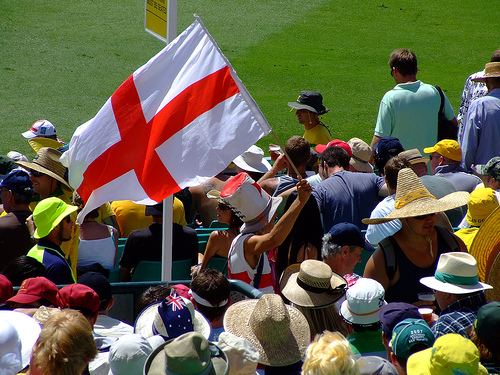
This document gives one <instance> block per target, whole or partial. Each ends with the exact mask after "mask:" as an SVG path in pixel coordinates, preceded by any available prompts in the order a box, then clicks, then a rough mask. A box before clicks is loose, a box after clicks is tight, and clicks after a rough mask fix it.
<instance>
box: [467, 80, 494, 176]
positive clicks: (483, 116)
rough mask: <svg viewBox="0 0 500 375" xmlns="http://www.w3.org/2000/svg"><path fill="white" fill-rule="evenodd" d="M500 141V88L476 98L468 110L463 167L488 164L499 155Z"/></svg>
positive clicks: (469, 168) (469, 167)
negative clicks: (499, 146)
mask: <svg viewBox="0 0 500 375" xmlns="http://www.w3.org/2000/svg"><path fill="white" fill-rule="evenodd" d="M499 142H500V89H494V90H491V92H490V93H489V94H488V95H486V96H483V97H482V98H479V99H476V100H474V101H473V102H472V103H471V104H470V106H469V110H468V111H467V119H466V121H465V126H464V135H463V139H462V167H464V168H465V169H467V170H471V165H477V164H486V163H487V162H488V160H490V159H491V158H492V157H494V156H498V154H499V149H498V144H499Z"/></svg>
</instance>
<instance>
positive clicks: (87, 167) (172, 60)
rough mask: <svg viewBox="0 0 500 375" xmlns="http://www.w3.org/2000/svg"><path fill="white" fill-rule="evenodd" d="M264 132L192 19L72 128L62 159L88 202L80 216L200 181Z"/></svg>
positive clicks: (150, 200)
mask: <svg viewBox="0 0 500 375" xmlns="http://www.w3.org/2000/svg"><path fill="white" fill-rule="evenodd" d="M195 17H196V16H195ZM270 131H271V128H270V127H269V124H268V123H267V121H266V119H265V118H264V115H263V114H262V112H261V111H260V109H259V107H258V106H257V104H256V103H255V101H254V100H253V98H252V97H251V96H250V94H249V93H248V91H247V90H246V88H245V87H244V86H243V84H242V83H241V81H240V80H239V78H238V76H237V74H236V72H235V71H234V69H233V68H232V67H231V65H230V63H229V61H228V60H227V59H226V58H225V56H224V55H223V54H222V52H221V51H220V49H219V48H218V46H217V45H216V43H215V41H214V40H213V39H212V37H211V36H210V34H209V33H208V31H207V30H206V28H205V26H204V25H203V23H202V22H201V20H200V19H199V18H198V17H196V20H195V22H194V23H193V24H192V25H191V26H189V27H188V28H187V29H186V30H185V31H184V32H183V33H182V34H180V35H179V36H178V37H177V38H176V39H175V40H174V41H173V42H172V43H170V44H169V45H168V46H166V47H165V48H164V49H163V50H162V51H161V52H160V53H158V54H157V55H156V56H155V57H153V58H152V59H151V60H149V61H148V63H146V64H145V65H143V66H142V67H140V68H139V69H138V70H137V71H136V72H134V74H132V75H131V76H130V77H129V78H128V79H127V80H126V81H125V82H124V83H123V84H122V85H121V86H120V87H119V88H118V90H116V92H115V93H114V94H113V95H112V96H111V98H110V99H108V101H107V102H106V104H105V105H104V106H103V107H102V108H101V110H100V111H99V112H98V113H97V115H96V116H95V117H94V118H93V119H91V120H90V121H88V122H87V123H85V124H83V125H81V126H80V127H79V128H78V129H77V130H76V131H75V133H74V135H73V137H72V139H71V143H70V146H69V150H68V151H67V152H66V153H65V154H64V155H63V157H62V158H61V161H62V162H63V163H64V164H66V165H67V166H68V167H69V182H70V184H71V186H72V187H73V188H75V190H77V191H78V193H79V194H80V196H81V197H82V198H83V200H84V201H85V202H86V206H85V208H84V209H83V210H82V212H81V213H80V215H79V217H78V221H81V220H83V218H84V217H85V215H86V214H87V213H88V212H90V211H91V210H92V209H94V208H96V207H99V206H100V205H102V204H103V203H105V202H109V201H113V200H126V199H127V200H133V201H135V202H138V203H142V204H154V203H157V202H160V201H162V200H163V199H164V198H166V197H168V196H169V195H171V194H173V193H175V192H177V191H179V190H181V189H183V188H185V187H187V186H195V185H199V184H201V183H202V182H203V181H205V180H207V179H209V178H211V177H213V176H215V175H216V174H217V173H219V172H220V171H222V170H223V169H224V168H226V167H227V165H228V164H229V163H230V162H231V161H232V160H233V159H234V158H235V157H236V156H238V155H240V154H241V153H242V152H244V151H245V150H246V149H247V148H248V147H250V146H251V145H252V144H254V143H255V142H256V141H257V140H258V139H260V138H261V137H263V136H264V135H267V134H268V133H269V132H270Z"/></svg>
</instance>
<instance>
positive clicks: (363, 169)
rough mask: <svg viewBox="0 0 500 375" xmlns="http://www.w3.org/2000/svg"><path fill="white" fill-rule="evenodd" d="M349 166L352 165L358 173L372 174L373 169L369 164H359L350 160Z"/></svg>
mask: <svg viewBox="0 0 500 375" xmlns="http://www.w3.org/2000/svg"><path fill="white" fill-rule="evenodd" d="M349 164H351V165H352V167H353V168H354V169H356V170H357V171H360V172H373V167H372V165H371V164H370V163H369V162H361V161H359V160H356V159H353V158H351V160H349Z"/></svg>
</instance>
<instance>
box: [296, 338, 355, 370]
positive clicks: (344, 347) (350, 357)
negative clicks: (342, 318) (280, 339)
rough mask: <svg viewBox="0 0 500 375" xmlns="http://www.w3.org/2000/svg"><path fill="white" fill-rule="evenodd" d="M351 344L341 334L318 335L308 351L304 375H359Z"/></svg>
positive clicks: (303, 368)
mask: <svg viewBox="0 0 500 375" xmlns="http://www.w3.org/2000/svg"><path fill="white" fill-rule="evenodd" d="M359 374H360V369H359V366H358V364H357V362H356V357H355V356H354V353H353V351H352V350H351V347H350V346H349V342H348V341H347V340H346V339H345V337H344V336H343V335H342V334H341V333H339V332H330V331H325V332H323V333H322V334H321V335H316V337H315V338H314V341H313V342H312V343H311V344H309V346H308V347H307V351H306V359H305V360H304V364H303V365H302V375H359Z"/></svg>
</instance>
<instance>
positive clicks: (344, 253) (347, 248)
mask: <svg viewBox="0 0 500 375" xmlns="http://www.w3.org/2000/svg"><path fill="white" fill-rule="evenodd" d="M349 250H350V248H349V246H348V245H345V246H342V256H343V257H345V256H347V254H349Z"/></svg>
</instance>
